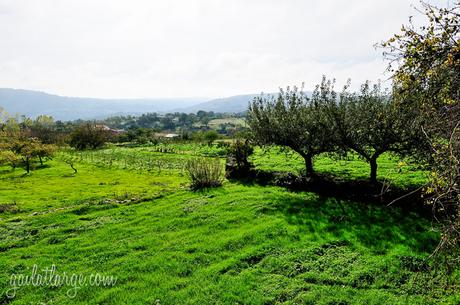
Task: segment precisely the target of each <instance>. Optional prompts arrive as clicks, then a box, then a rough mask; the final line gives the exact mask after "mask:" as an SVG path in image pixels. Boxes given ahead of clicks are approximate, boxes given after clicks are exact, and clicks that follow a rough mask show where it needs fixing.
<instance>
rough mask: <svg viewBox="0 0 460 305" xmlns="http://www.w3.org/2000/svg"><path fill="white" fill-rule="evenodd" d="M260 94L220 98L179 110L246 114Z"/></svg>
mask: <svg viewBox="0 0 460 305" xmlns="http://www.w3.org/2000/svg"><path fill="white" fill-rule="evenodd" d="M256 96H259V94H246V95H236V96H230V97H225V98H219V99H214V100H210V101H207V102H204V103H200V104H198V105H193V106H190V107H186V108H182V109H179V110H180V111H183V112H197V111H199V110H204V111H214V112H221V113H223V112H225V113H239V112H244V111H246V110H247V109H248V105H249V102H251V101H252V100H253V99H254V97H256Z"/></svg>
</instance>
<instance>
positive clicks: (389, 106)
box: [328, 82, 407, 183]
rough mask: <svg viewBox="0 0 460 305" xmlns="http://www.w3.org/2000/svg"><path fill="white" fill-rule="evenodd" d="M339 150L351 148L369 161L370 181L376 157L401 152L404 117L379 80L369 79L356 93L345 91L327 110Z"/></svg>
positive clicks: (374, 170)
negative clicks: (373, 82)
mask: <svg viewBox="0 0 460 305" xmlns="http://www.w3.org/2000/svg"><path fill="white" fill-rule="evenodd" d="M328 114H329V117H330V119H331V125H333V126H334V129H335V132H336V133H337V138H338V143H339V146H340V148H341V150H342V151H348V150H353V151H355V152H356V153H358V154H359V155H360V156H361V157H362V158H364V159H365V160H366V161H367V162H368V163H369V165H370V181H371V182H372V183H376V182H377V159H378V158H379V157H380V156H381V155H382V154H383V153H385V152H388V151H393V152H400V151H401V150H402V148H401V145H402V143H403V142H404V137H405V135H406V134H407V133H406V127H407V126H406V125H407V121H405V119H404V118H405V117H404V113H403V112H401V111H399V110H398V109H397V108H396V107H395V105H394V103H393V102H392V99H391V95H390V94H389V93H388V92H387V91H384V90H382V89H381V86H380V84H375V85H374V86H371V85H370V83H369V82H366V83H364V84H363V85H362V86H361V90H360V92H359V93H348V92H347V87H345V89H344V91H343V92H342V93H341V95H340V99H339V101H338V102H337V103H336V104H335V106H332V107H331V108H330V109H329V111H328Z"/></svg>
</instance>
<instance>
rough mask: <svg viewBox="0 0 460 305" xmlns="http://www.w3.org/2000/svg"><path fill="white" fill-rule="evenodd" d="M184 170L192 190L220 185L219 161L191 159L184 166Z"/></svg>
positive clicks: (220, 167) (220, 168)
mask: <svg viewBox="0 0 460 305" xmlns="http://www.w3.org/2000/svg"><path fill="white" fill-rule="evenodd" d="M185 170H186V172H187V175H188V177H189V179H190V181H191V185H190V188H191V189H192V190H199V189H203V188H208V187H217V186H221V185H222V166H221V164H220V160H219V159H209V158H195V159H191V160H189V161H187V163H186V164H185Z"/></svg>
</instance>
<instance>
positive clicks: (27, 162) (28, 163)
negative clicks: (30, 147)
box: [26, 158, 30, 173]
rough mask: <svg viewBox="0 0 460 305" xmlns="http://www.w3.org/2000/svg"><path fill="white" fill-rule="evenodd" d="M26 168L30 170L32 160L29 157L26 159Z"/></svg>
mask: <svg viewBox="0 0 460 305" xmlns="http://www.w3.org/2000/svg"><path fill="white" fill-rule="evenodd" d="M26 170H27V173H29V172H30V160H29V158H27V159H26Z"/></svg>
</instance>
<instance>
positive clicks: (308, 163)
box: [302, 154, 315, 176]
mask: <svg viewBox="0 0 460 305" xmlns="http://www.w3.org/2000/svg"><path fill="white" fill-rule="evenodd" d="M302 157H303V158H304V160H305V170H306V173H307V176H314V175H315V170H314V169H313V156H312V155H311V154H302Z"/></svg>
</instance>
